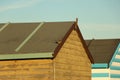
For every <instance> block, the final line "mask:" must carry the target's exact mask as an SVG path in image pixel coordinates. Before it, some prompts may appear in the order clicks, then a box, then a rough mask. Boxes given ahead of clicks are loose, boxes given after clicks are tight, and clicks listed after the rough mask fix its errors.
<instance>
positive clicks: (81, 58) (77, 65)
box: [54, 30, 91, 80]
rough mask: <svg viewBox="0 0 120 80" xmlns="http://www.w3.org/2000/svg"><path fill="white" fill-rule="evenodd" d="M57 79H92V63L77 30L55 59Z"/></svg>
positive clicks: (72, 33)
mask: <svg viewBox="0 0 120 80" xmlns="http://www.w3.org/2000/svg"><path fill="white" fill-rule="evenodd" d="M54 79H55V80H91V63H90V60H89V58H88V56H87V54H86V52H85V50H84V48H83V45H82V42H81V40H80V38H79V37H78V34H77V32H76V31H75V30H73V31H72V32H71V34H70V35H69V37H68V39H67V40H66V41H65V43H64V45H63V46H62V48H61V50H60V51H59V53H58V55H57V56H56V58H55V59H54Z"/></svg>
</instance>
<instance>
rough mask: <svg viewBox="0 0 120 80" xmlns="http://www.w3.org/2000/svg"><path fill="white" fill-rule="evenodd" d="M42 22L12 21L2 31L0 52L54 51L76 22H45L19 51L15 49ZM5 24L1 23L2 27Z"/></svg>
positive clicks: (0, 33) (0, 34)
mask: <svg viewBox="0 0 120 80" xmlns="http://www.w3.org/2000/svg"><path fill="white" fill-rule="evenodd" d="M39 24H40V23H10V24H9V25H8V26H7V27H6V28H5V29H4V30H2V31H1V32H0V54H9V53H11V54H13V53H38V52H53V51H54V50H55V48H56V47H57V46H58V44H57V43H56V42H57V41H59V40H62V39H63V37H64V36H65V34H66V33H67V31H69V29H70V28H71V27H72V25H73V24H74V22H44V24H43V25H42V26H41V27H40V29H38V30H37V32H36V33H35V35H33V36H32V37H31V38H30V39H29V40H28V41H27V42H26V43H25V45H24V46H22V47H21V49H20V50H19V51H15V49H16V48H17V47H18V46H19V45H20V44H21V43H22V42H23V41H24V40H25V39H26V38H27V37H28V36H29V35H30V34H31V33H32V32H33V31H34V30H35V28H37V27H38V26H39ZM2 26H3V24H0V28H1V27H2Z"/></svg>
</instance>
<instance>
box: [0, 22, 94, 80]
mask: <svg viewBox="0 0 120 80" xmlns="http://www.w3.org/2000/svg"><path fill="white" fill-rule="evenodd" d="M92 62H93V59H92V56H91V54H90V53H89V51H88V49H87V46H86V44H85V41H84V40H83V37H82V34H81V32H80V30H79V28H78V25H77V21H76V22H74V21H70V22H69V21H68V22H36V23H35V22H34V23H1V24H0V80H91V63H92Z"/></svg>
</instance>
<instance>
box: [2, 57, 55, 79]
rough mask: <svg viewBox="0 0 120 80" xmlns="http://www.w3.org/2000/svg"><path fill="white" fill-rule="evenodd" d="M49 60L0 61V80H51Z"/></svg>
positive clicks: (51, 73)
mask: <svg viewBox="0 0 120 80" xmlns="http://www.w3.org/2000/svg"><path fill="white" fill-rule="evenodd" d="M52 66H53V63H52V60H50V59H39V60H17V61H0V80H53V69H52Z"/></svg>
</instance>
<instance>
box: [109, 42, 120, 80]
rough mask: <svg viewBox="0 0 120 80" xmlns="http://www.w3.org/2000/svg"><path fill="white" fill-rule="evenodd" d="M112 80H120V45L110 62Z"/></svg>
mask: <svg viewBox="0 0 120 80" xmlns="http://www.w3.org/2000/svg"><path fill="white" fill-rule="evenodd" d="M110 80H120V44H119V45H118V47H117V49H116V51H115V53H114V55H113V57H112V60H111V62H110Z"/></svg>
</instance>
